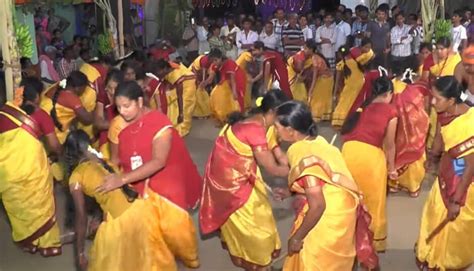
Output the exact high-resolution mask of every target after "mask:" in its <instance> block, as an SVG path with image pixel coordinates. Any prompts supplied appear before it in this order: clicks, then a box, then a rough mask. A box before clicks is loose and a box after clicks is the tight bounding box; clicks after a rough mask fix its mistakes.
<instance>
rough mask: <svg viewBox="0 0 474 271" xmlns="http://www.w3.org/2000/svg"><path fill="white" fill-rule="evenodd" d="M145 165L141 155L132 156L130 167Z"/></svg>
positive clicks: (133, 168) (135, 167)
mask: <svg viewBox="0 0 474 271" xmlns="http://www.w3.org/2000/svg"><path fill="white" fill-rule="evenodd" d="M142 165H143V159H142V157H141V156H140V155H134V156H132V157H130V167H131V168H132V170H135V169H137V168H139V167H141V166H142Z"/></svg>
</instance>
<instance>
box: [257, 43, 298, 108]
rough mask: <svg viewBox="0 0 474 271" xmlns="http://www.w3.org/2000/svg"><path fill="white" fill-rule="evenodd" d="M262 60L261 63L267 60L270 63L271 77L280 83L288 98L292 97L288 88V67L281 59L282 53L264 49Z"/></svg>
mask: <svg viewBox="0 0 474 271" xmlns="http://www.w3.org/2000/svg"><path fill="white" fill-rule="evenodd" d="M303 61H304V60H303ZM263 62H264V63H263V65H265V63H267V62H268V63H270V73H271V74H272V75H273V79H274V80H277V81H278V82H279V83H280V88H281V90H282V91H283V92H284V93H285V94H286V95H287V96H288V98H290V99H291V98H293V95H292V94H291V90H290V82H289V81H290V79H289V78H288V68H287V67H286V61H285V60H284V59H283V57H282V55H281V54H280V53H278V52H274V51H265V52H264V53H263Z"/></svg>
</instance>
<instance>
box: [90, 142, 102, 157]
mask: <svg viewBox="0 0 474 271" xmlns="http://www.w3.org/2000/svg"><path fill="white" fill-rule="evenodd" d="M87 151H88V152H90V153H92V154H93V155H95V156H96V157H97V158H99V159H104V155H103V154H102V153H101V152H98V151H97V150H96V149H94V148H92V146H91V145H89V147H87Z"/></svg>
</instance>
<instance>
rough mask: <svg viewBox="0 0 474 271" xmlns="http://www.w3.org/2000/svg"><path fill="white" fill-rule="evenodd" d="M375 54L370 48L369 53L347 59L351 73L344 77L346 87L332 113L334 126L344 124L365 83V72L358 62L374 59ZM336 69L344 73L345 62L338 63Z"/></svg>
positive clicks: (362, 62)
mask: <svg viewBox="0 0 474 271" xmlns="http://www.w3.org/2000/svg"><path fill="white" fill-rule="evenodd" d="M373 55H374V52H373V51H372V50H370V51H369V52H368V53H365V54H362V55H360V56H359V57H357V58H356V59H354V58H350V59H346V61H345V62H346V65H347V67H348V68H349V69H350V70H351V74H350V75H349V77H347V78H344V87H343V89H342V91H341V94H340V96H339V99H338V100H339V102H338V103H337V105H336V108H335V109H334V113H333V115H332V125H333V126H342V125H343V124H344V121H345V120H346V118H347V115H348V114H349V111H350V109H351V107H352V105H353V104H354V102H355V100H356V98H357V96H358V95H359V92H360V91H361V89H362V86H363V85H364V74H363V73H362V71H361V70H360V69H359V66H358V65H357V63H359V64H361V65H364V64H366V63H367V62H368V61H369V60H370V59H372V57H373ZM336 70H337V71H338V72H341V73H342V74H343V70H344V62H342V61H340V62H339V63H337V65H336Z"/></svg>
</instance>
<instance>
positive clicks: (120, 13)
mask: <svg viewBox="0 0 474 271" xmlns="http://www.w3.org/2000/svg"><path fill="white" fill-rule="evenodd" d="M117 2H118V6H117V17H118V32H119V54H120V57H122V56H124V55H125V48H124V40H125V39H124V36H123V34H124V33H123V1H122V0H118V1H117ZM128 9H130V7H129V8H128Z"/></svg>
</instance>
